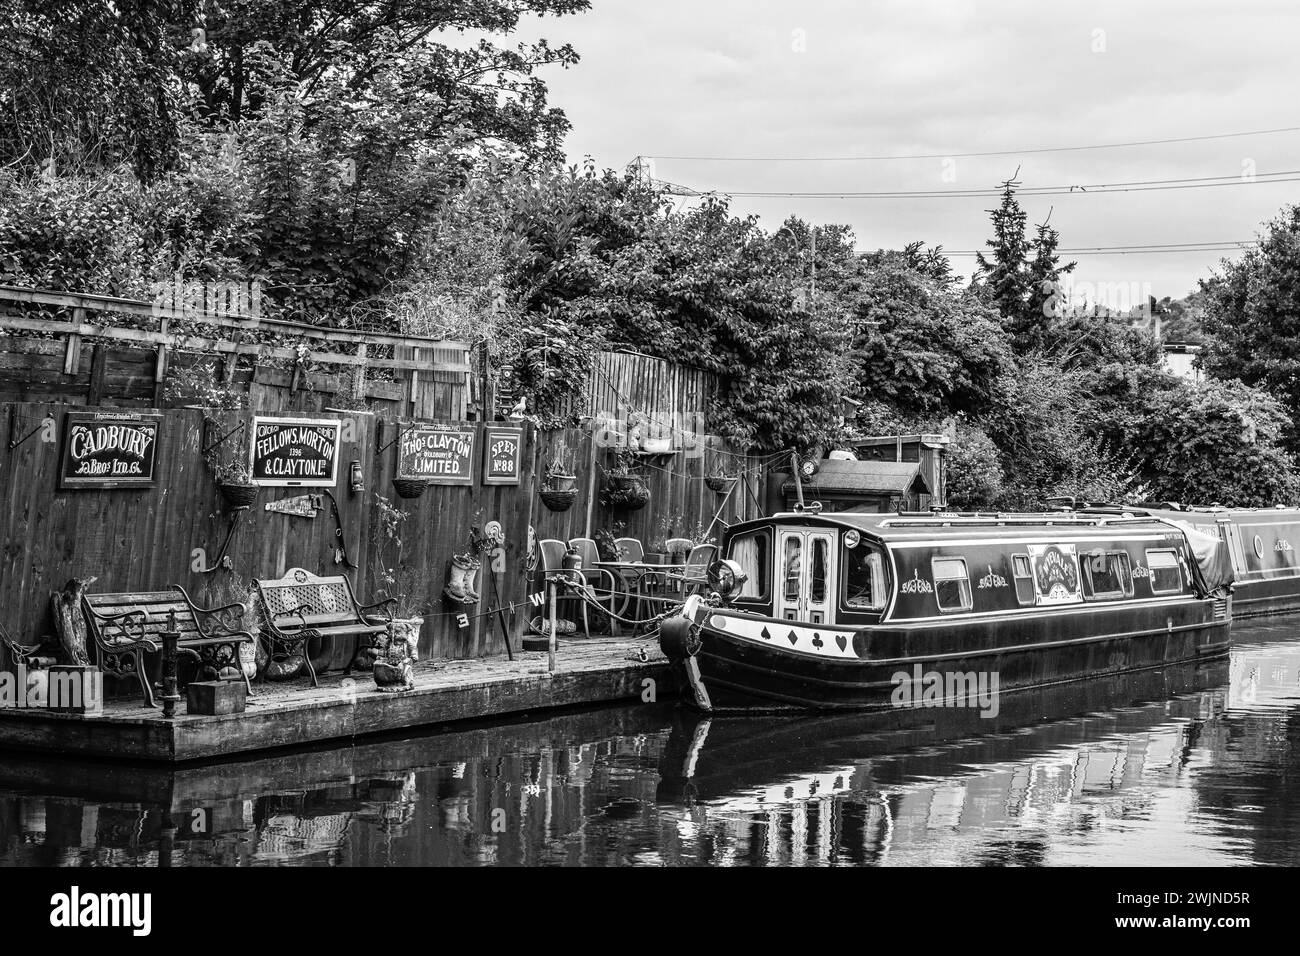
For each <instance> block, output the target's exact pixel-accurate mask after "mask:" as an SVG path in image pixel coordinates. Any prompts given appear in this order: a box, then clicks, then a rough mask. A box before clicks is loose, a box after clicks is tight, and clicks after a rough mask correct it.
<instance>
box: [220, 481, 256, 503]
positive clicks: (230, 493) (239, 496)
mask: <svg viewBox="0 0 1300 956" xmlns="http://www.w3.org/2000/svg"><path fill="white" fill-rule="evenodd" d="M218 487H219V488H220V489H221V497H222V498H224V499H225V500H226V504H228V505H230V507H232V508H235V509H243V508H251V507H252V506H253V502H254V501H256V500H257V485H255V484H252V483H251V482H250V483H248V484H241V483H237V482H228V481H223V482H222V483H221V484H220V485H219V486H218Z"/></svg>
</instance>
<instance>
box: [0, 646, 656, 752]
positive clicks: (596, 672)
mask: <svg viewBox="0 0 1300 956" xmlns="http://www.w3.org/2000/svg"><path fill="white" fill-rule="evenodd" d="M641 651H644V652H645V656H646V658H647V660H645V661H644V662H643V661H641V660H640V652H641ZM546 658H547V656H546V654H545V653H540V652H527V651H525V652H520V653H516V655H515V659H514V660H513V661H509V660H506V659H504V658H490V659H480V660H471V661H437V662H430V661H422V662H420V663H418V664H417V665H416V670H415V689H414V690H410V691H406V692H403V693H399V694H386V693H382V692H380V691H378V690H376V689H375V686H374V682H373V681H372V680H371V677H370V675H369V674H366V673H358V674H354V675H353V676H352V677H351V678H350V679H349V678H343V677H342V676H341V675H337V674H334V675H329V676H325V677H322V678H321V686H320V687H318V688H313V687H311V686H310V685H308V684H307V683H306V682H305V681H303V680H301V679H299V680H295V681H292V682H288V683H285V684H262V683H255V684H254V695H255V696H253V697H251V698H249V701H248V708H247V710H246V711H245V712H244V713H242V714H231V715H227V716H221V717H207V716H190V715H187V714H185V713H184V711H185V704H184V702H182V703H181V704H180V705H178V707H177V715H176V717H174V718H173V719H171V720H168V719H167V718H165V717H163V715H162V709H161V707H159V708H148V707H143V706H140V704H139V700H138V698H135V697H132V698H129V699H126V700H124V701H112V702H109V703H107V704H106V705H105V706H104V709H103V712H102V713H100V714H97V715H86V716H81V715H75V714H62V713H55V712H52V711H48V710H40V709H34V710H16V709H6V710H0V750H3V749H17V750H29V751H31V750H34V751H39V752H41V753H46V754H62V755H75V756H78V757H97V758H107V759H117V760H128V761H161V762H165V763H180V762H184V761H196V760H210V759H214V758H220V757H227V756H230V755H232V754H239V753H248V752H252V751H264V750H273V749H279V748H294V747H306V746H311V745H314V744H318V743H320V742H322V741H330V740H349V739H352V738H356V737H362V736H365V735H368V734H379V733H388V732H393V731H400V730H409V729H412V728H417V727H436V726H439V725H443V724H454V723H457V722H459V721H468V720H482V719H487V718H493V717H500V716H505V715H519V714H525V713H531V712H541V711H546V710H551V709H554V708H558V707H575V706H582V705H591V704H603V703H611V702H617V701H629V702H630V701H642V700H645V699H646V698H647V697H653V698H654V699H656V700H661V699H663V698H664V697H666V696H667V697H671V696H672V695H673V694H674V692H675V684H674V681H673V678H672V675H671V672H670V670H669V668H668V664H667V661H666V660H665V659H664V657H663V655H662V654H661V653H660V651H659V648H658V647H657V646H656V645H655V643H654V642H653V641H649V640H647V639H646V638H586V639H571V640H561V641H560V647H559V651H558V654H557V659H556V669H555V671H554V673H549V672H548V671H547V666H546ZM647 681H650V682H652V683H647ZM651 690H652V691H653V694H649V693H648V691H651Z"/></svg>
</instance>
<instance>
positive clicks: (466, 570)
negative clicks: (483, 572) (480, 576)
mask: <svg viewBox="0 0 1300 956" xmlns="http://www.w3.org/2000/svg"><path fill="white" fill-rule="evenodd" d="M477 565H478V562H477V561H475V560H474V559H473V558H471V557H470V556H469V555H468V554H457V555H453V556H452V559H451V564H450V566H449V567H448V569H447V586H446V587H445V588H443V589H442V596H443V597H444V598H446V599H447V600H448V601H451V602H453V603H455V604H472V603H474V602H475V601H477V600H478V595H477V594H476V595H474V596H473V597H470V595H469V592H468V591H466V589H465V585H466V582H467V581H472V580H473V578H472V577H470V574H471V572H472V571H474V570H476V566H477Z"/></svg>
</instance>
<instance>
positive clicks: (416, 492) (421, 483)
mask: <svg viewBox="0 0 1300 956" xmlns="http://www.w3.org/2000/svg"><path fill="white" fill-rule="evenodd" d="M428 487H429V482H427V481H426V480H425V479H423V478H394V479H393V490H394V491H396V492H397V497H399V498H408V499H409V498H418V497H420V495H422V494H424V489H426V488H428Z"/></svg>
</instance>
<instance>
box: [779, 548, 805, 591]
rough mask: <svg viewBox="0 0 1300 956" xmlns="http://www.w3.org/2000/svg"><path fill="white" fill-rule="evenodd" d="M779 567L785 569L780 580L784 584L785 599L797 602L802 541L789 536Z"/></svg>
mask: <svg viewBox="0 0 1300 956" xmlns="http://www.w3.org/2000/svg"><path fill="white" fill-rule="evenodd" d="M781 567H782V568H784V569H785V576H784V578H783V579H782V580H783V581H784V582H785V583H784V584H783V587H784V588H785V599H786V600H787V601H797V600H799V576H800V575H801V574H802V573H803V539H802V538H800V537H799V536H797V535H793V534H792V535H790V536H789V537H787V538H786V539H785V550H784V552H783V553H782V555H781Z"/></svg>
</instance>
